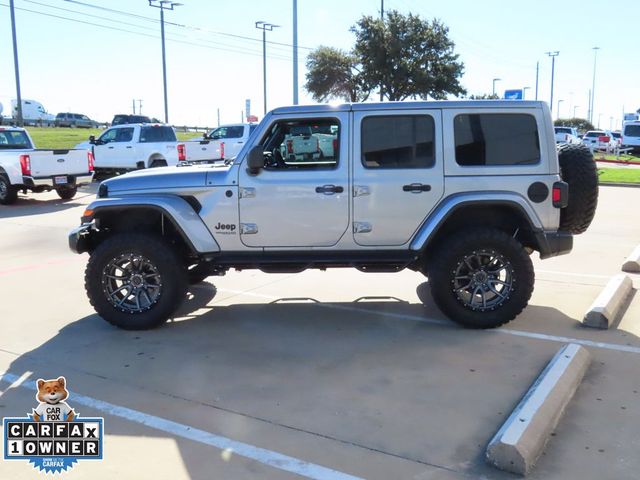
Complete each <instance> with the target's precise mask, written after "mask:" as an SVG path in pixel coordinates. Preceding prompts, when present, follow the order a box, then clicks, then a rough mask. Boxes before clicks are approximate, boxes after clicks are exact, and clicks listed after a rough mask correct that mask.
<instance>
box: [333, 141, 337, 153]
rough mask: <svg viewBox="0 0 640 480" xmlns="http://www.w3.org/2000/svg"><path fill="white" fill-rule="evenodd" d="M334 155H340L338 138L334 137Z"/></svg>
mask: <svg viewBox="0 0 640 480" xmlns="http://www.w3.org/2000/svg"><path fill="white" fill-rule="evenodd" d="M333 155H334V156H335V155H338V139H337V138H334V139H333Z"/></svg>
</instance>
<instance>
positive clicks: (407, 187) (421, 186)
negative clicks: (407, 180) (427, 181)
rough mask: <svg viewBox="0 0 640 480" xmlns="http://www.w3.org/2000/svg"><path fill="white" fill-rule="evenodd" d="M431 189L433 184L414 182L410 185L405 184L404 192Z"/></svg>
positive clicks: (418, 191) (419, 191)
mask: <svg viewBox="0 0 640 480" xmlns="http://www.w3.org/2000/svg"><path fill="white" fill-rule="evenodd" d="M430 190H431V185H424V184H422V183H412V184H410V185H403V186H402V191H403V192H411V193H421V192H428V191H430Z"/></svg>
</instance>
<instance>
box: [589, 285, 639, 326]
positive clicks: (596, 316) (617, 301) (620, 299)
mask: <svg viewBox="0 0 640 480" xmlns="http://www.w3.org/2000/svg"><path fill="white" fill-rule="evenodd" d="M632 289H633V282H632V281H631V278H629V277H628V276H627V275H616V276H615V277H613V278H611V280H609V282H608V283H607V285H606V286H605V287H604V290H602V292H600V295H598V298H596V299H595V301H594V302H593V303H592V304H591V307H589V310H588V311H587V313H586V314H585V316H584V318H583V319H582V324H583V325H584V326H586V327H593V328H601V329H607V328H609V326H610V325H611V323H612V322H613V320H614V319H615V318H616V317H617V316H618V313H620V309H621V308H622V307H623V306H624V304H625V300H626V299H627V298H628V297H629V294H630V293H631V290H632Z"/></svg>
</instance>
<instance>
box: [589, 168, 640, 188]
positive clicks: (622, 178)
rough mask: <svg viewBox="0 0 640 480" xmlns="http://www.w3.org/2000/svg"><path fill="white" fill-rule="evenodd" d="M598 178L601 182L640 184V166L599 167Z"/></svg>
mask: <svg viewBox="0 0 640 480" xmlns="http://www.w3.org/2000/svg"><path fill="white" fill-rule="evenodd" d="M598 178H599V179H600V181H601V182H612V183H638V184H640V168H633V169H631V168H630V169H626V168H599V169H598Z"/></svg>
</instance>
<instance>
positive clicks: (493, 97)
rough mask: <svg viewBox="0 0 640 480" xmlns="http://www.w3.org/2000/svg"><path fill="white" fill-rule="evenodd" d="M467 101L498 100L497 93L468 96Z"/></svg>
mask: <svg viewBox="0 0 640 480" xmlns="http://www.w3.org/2000/svg"><path fill="white" fill-rule="evenodd" d="M469 100H500V97H499V96H498V94H497V93H483V94H482V95H469Z"/></svg>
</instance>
